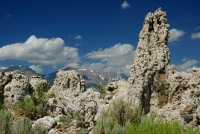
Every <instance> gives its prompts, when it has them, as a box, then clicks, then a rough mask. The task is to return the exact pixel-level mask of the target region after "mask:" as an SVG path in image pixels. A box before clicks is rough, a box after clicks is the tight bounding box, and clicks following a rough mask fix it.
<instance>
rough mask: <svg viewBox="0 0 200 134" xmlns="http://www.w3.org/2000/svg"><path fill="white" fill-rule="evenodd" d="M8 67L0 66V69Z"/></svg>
mask: <svg viewBox="0 0 200 134" xmlns="http://www.w3.org/2000/svg"><path fill="white" fill-rule="evenodd" d="M7 68H8V67H4V66H0V70H4V69H7Z"/></svg>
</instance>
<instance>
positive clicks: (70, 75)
mask: <svg viewBox="0 0 200 134" xmlns="http://www.w3.org/2000/svg"><path fill="white" fill-rule="evenodd" d="M48 94H54V97H53V98H50V99H49V100H48V113H49V115H51V116H53V117H57V116H59V115H68V116H70V117H71V118H72V119H73V121H72V123H71V124H70V125H69V126H68V127H67V128H66V129H65V130H64V131H65V132H66V133H79V132H80V131H81V129H82V128H84V129H85V131H86V132H87V133H89V132H91V130H92V128H93V126H94V123H95V121H96V120H97V118H98V116H99V113H100V112H101V110H103V108H104V107H106V104H107V103H106V101H105V100H103V99H102V98H101V95H100V93H98V92H94V91H93V90H92V89H88V90H87V91H86V90H85V81H84V80H83V79H82V76H81V75H80V74H79V73H77V72H76V71H74V70H71V71H63V70H60V71H59V72H58V73H57V77H56V79H55V81H54V85H53V86H52V88H51V89H50V90H49V92H48ZM77 114H78V116H79V119H77V118H76V116H77ZM51 131H53V130H51Z"/></svg>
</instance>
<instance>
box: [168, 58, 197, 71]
mask: <svg viewBox="0 0 200 134" xmlns="http://www.w3.org/2000/svg"><path fill="white" fill-rule="evenodd" d="M182 61H183V62H184V63H183V64H180V65H174V64H173V65H172V66H173V67H175V68H176V69H177V70H178V71H184V72H185V71H187V70H189V69H191V68H192V67H195V65H197V63H198V61H197V60H195V59H193V60H190V59H188V58H183V59H182Z"/></svg>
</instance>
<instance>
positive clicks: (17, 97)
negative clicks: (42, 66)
mask: <svg viewBox="0 0 200 134" xmlns="http://www.w3.org/2000/svg"><path fill="white" fill-rule="evenodd" d="M10 75H11V78H12V80H11V81H10V82H9V83H8V84H6V85H5V87H4V105H5V106H6V107H7V108H10V106H11V105H13V104H15V103H16V102H18V101H22V100H23V99H24V98H25V97H26V96H28V95H30V84H29V80H28V78H27V77H26V76H25V75H24V74H23V73H22V72H19V71H14V72H11V73H10Z"/></svg>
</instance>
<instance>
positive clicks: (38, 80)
mask: <svg viewBox="0 0 200 134" xmlns="http://www.w3.org/2000/svg"><path fill="white" fill-rule="evenodd" d="M29 83H30V85H31V87H32V88H33V89H36V87H37V85H38V84H40V83H45V84H47V83H48V82H47V80H44V79H42V77H41V76H31V77H30V80H29Z"/></svg>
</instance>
